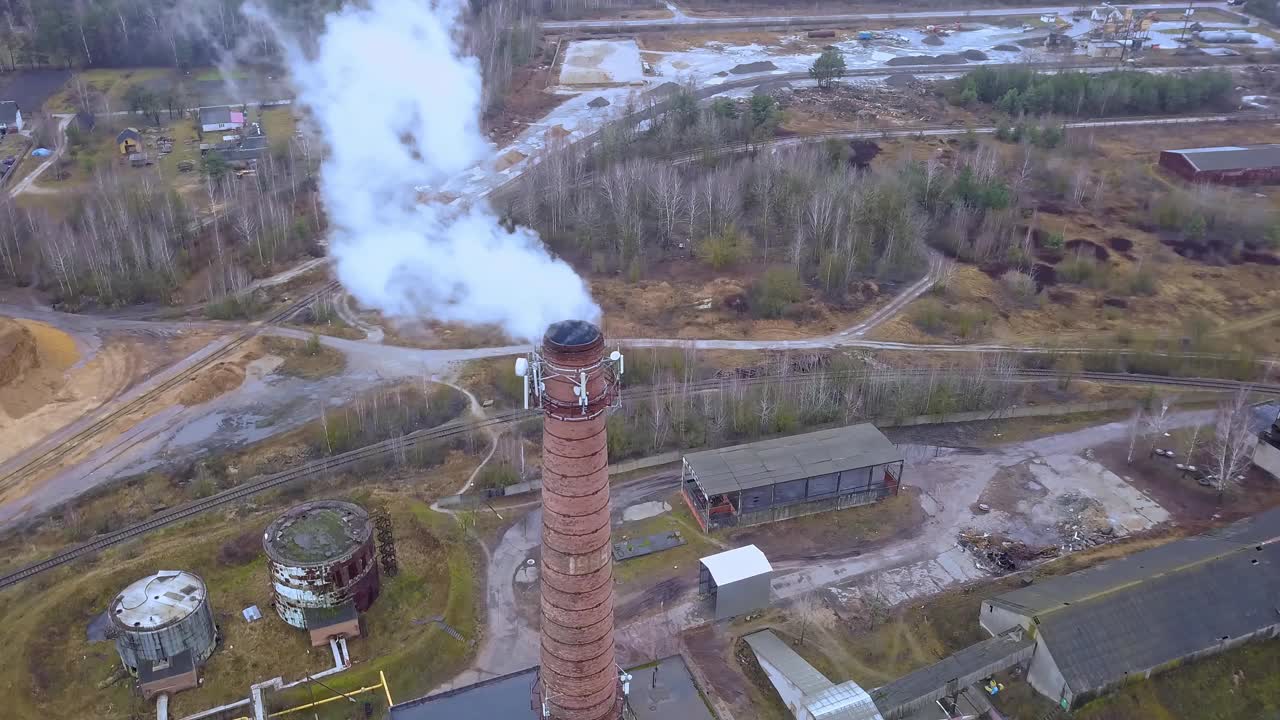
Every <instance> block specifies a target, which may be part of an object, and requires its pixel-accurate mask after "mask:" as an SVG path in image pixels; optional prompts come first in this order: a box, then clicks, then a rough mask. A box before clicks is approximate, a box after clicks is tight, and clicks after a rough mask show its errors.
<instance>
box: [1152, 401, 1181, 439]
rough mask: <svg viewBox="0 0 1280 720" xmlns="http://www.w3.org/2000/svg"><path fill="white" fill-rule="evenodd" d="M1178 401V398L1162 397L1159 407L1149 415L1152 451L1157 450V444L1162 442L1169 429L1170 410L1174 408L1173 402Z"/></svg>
mask: <svg viewBox="0 0 1280 720" xmlns="http://www.w3.org/2000/svg"><path fill="white" fill-rule="evenodd" d="M1176 399H1177V398H1176V397H1162V398H1160V405H1159V407H1158V408H1157V409H1156V410H1153V411H1151V412H1149V413H1147V417H1146V423H1147V437H1148V438H1150V445H1151V448H1150V449H1151V450H1154V449H1155V446H1156V443H1158V442H1160V438H1161V437H1163V436H1164V432H1165V430H1166V429H1167V428H1168V427H1169V408H1171V407H1172V406H1173V401H1174V400H1176Z"/></svg>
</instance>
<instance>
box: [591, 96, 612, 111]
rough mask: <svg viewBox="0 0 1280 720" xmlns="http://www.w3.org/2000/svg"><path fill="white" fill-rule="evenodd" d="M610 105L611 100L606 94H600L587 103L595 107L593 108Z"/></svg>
mask: <svg viewBox="0 0 1280 720" xmlns="http://www.w3.org/2000/svg"><path fill="white" fill-rule="evenodd" d="M608 106H609V101H608V100H606V99H605V98H604V96H600V97H598V98H596V99H595V100H592V101H591V102H589V103H587V107H593V108H602V107H608Z"/></svg>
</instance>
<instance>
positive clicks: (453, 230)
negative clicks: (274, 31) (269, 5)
mask: <svg viewBox="0 0 1280 720" xmlns="http://www.w3.org/2000/svg"><path fill="white" fill-rule="evenodd" d="M462 8H463V4H462V1H461V0H438V2H435V3H432V2H430V0H370V1H369V2H368V3H367V4H365V7H355V6H348V7H346V8H345V9H343V10H341V11H339V12H335V13H333V14H331V15H330V16H329V17H328V18H327V20H326V23H325V30H324V33H323V34H322V35H321V36H320V37H319V38H318V39H317V40H316V41H315V47H314V49H307V50H304V49H303V48H302V46H301V45H300V44H299V43H298V42H297V41H296V40H295V39H293V38H289V37H281V38H280V42H281V44H282V46H283V47H284V51H285V55H286V58H287V60H288V63H289V68H290V72H291V74H292V78H293V82H294V85H295V88H296V90H297V93H298V102H299V103H300V104H302V105H303V106H305V107H306V108H308V109H309V110H310V112H311V114H312V115H313V117H314V120H315V121H316V123H317V124H318V126H319V129H320V131H321V132H322V133H323V135H324V137H325V140H326V142H327V143H328V145H329V150H328V154H327V156H326V157H325V160H324V161H323V165H322V167H321V180H320V186H321V193H322V197H323V198H324V202H325V206H326V210H327V211H328V214H329V220H330V224H331V226H332V230H331V237H330V253H331V254H332V255H333V256H334V260H335V266H336V272H337V275H338V279H339V280H340V281H341V282H342V284H343V285H344V286H345V287H346V288H347V290H348V291H350V292H351V294H352V295H353V296H354V297H355V298H356V299H357V300H359V301H360V302H361V303H362V304H364V305H367V306H371V307H375V308H378V309H380V310H382V311H383V312H384V313H386V314H388V315H390V316H393V317H420V316H423V315H426V316H430V317H434V318H436V319H439V320H444V321H450V322H463V323H468V324H495V325H498V326H500V327H502V328H503V329H504V330H505V331H506V332H507V334H509V335H511V336H512V337H514V338H518V339H523V340H531V339H535V338H537V337H539V336H540V335H541V334H542V332H543V331H544V330H545V329H546V327H547V325H549V324H551V323H553V322H556V321H558V320H564V319H585V320H590V321H593V322H595V321H598V320H599V317H600V309H599V308H598V307H597V306H596V304H595V302H594V301H593V300H592V299H591V294H590V292H589V291H588V289H587V286H586V284H585V283H584V282H583V281H582V279H581V278H579V277H578V276H577V275H576V274H575V273H574V271H573V269H572V268H570V267H569V266H568V265H567V264H566V263H564V262H563V261H561V260H558V259H555V258H552V257H551V256H550V254H549V253H548V252H547V250H546V248H545V247H544V246H543V244H542V242H541V241H540V240H539V238H538V236H537V234H536V233H534V232H533V231H532V230H529V229H526V228H516V230H515V231H514V232H508V230H507V229H506V228H504V227H503V226H502V225H501V224H500V223H499V221H498V217H497V216H496V215H495V213H494V212H493V210H492V208H491V207H490V206H489V204H488V202H487V201H485V200H483V199H468V198H464V199H463V200H462V201H459V202H455V203H453V204H452V205H451V204H445V203H443V202H424V201H422V200H421V199H420V197H419V194H418V192H417V191H416V190H415V188H417V187H422V186H426V187H428V188H430V187H437V186H439V185H440V184H441V183H442V182H444V181H445V180H447V179H449V178H450V177H453V176H455V175H457V174H458V173H461V172H463V171H465V170H467V169H468V168H471V167H473V166H475V165H476V164H478V163H488V162H491V161H492V153H493V148H492V147H491V146H490V145H489V143H488V142H487V141H486V139H485V138H484V136H483V135H482V134H481V132H480V125H479V119H480V110H481V77H480V66H479V63H478V62H477V61H476V60H475V58H471V57H464V56H463V55H462V53H461V51H460V49H459V45H458V38H457V33H456V32H455V30H456V28H457V23H459V22H460V19H459V18H460V14H461V12H462ZM250 12H251V13H252V14H253V15H256V16H257V17H258V18H259V19H262V20H265V21H268V22H269V21H270V19H269V18H268V17H266V16H265V14H264V12H263V11H262V10H261V9H257V10H251V11H250ZM464 203H466V204H465V205H464Z"/></svg>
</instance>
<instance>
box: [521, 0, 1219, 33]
mask: <svg viewBox="0 0 1280 720" xmlns="http://www.w3.org/2000/svg"><path fill="white" fill-rule="evenodd" d="M1192 5H1193V6H1194V7H1196V8H1212V9H1216V10H1223V11H1226V12H1232V13H1236V10H1235V9H1234V8H1232V7H1231V6H1229V5H1227V4H1226V3H1221V2H1200V3H1192ZM667 7H669V8H670V7H671V5H670V4H668V5H667ZM1125 7H1131V8H1133V9H1135V10H1176V11H1179V12H1181V11H1182V10H1185V9H1186V7H1187V4H1186V3H1183V4H1177V3H1167V2H1165V3H1141V4H1137V5H1126V6H1125ZM1077 9H1078V6H1067V5H1046V6H1041V7H1016V8H1013V7H999V8H970V9H967V10H920V11H911V12H878V13H852V14H847V15H748V16H735V17H696V16H692V15H686V14H685V13H683V12H680V11H679V10H678V8H673V10H674V12H673V16H672V17H670V18H657V19H653V18H644V19H636V20H565V21H557V22H544V23H542V27H543V29H544V30H548V31H552V32H572V31H582V32H593V31H595V32H599V31H607V32H614V31H617V32H625V31H633V32H634V31H640V30H706V29H717V30H722V29H726V28H739V27H760V26H777V25H836V24H842V23H859V22H865V21H868V20H876V21H884V20H942V19H965V18H980V17H1002V18H1003V17H1039V16H1041V15H1046V14H1050V13H1058V14H1061V15H1064V16H1068V15H1070V14H1071V13H1072V12H1073V11H1075V10H1077ZM1237 14H1238V13H1237Z"/></svg>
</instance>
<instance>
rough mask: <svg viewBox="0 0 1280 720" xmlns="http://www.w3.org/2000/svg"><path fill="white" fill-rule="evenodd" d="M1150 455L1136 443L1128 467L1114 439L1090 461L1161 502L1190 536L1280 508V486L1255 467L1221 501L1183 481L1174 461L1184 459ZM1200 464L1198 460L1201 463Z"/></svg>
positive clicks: (1123, 443)
mask: <svg viewBox="0 0 1280 720" xmlns="http://www.w3.org/2000/svg"><path fill="white" fill-rule="evenodd" d="M1173 449H1175V450H1177V452H1178V453H1179V455H1183V454H1184V453H1185V450H1184V449H1178V448H1173ZM1148 450H1149V448H1148V447H1147V445H1146V443H1144V442H1142V441H1139V443H1138V450H1137V451H1136V452H1135V453H1134V458H1133V462H1132V463H1128V462H1126V458H1127V456H1128V454H1129V443H1128V440H1127V439H1126V440H1118V441H1116V442H1112V443H1108V444H1106V445H1103V446H1101V447H1099V448H1096V449H1095V451H1094V457H1095V458H1096V459H1097V460H1098V462H1100V463H1102V464H1103V465H1104V466H1105V467H1106V468H1107V469H1109V470H1111V471H1112V472H1114V473H1116V474H1117V475H1121V476H1123V477H1124V478H1125V479H1126V480H1128V481H1129V484H1131V485H1133V486H1134V487H1135V488H1137V489H1138V490H1141V491H1142V492H1144V493H1146V494H1147V496H1148V497H1150V498H1152V499H1153V500H1155V501H1156V502H1157V503H1159V504H1160V507H1163V508H1164V509H1165V510H1166V511H1168V513H1169V514H1170V515H1171V516H1172V518H1173V520H1174V522H1176V523H1178V524H1180V525H1189V526H1191V531H1192V532H1196V531H1197V526H1198V527H1204V526H1206V525H1208V524H1210V523H1212V524H1215V525H1217V524H1221V523H1229V522H1232V521H1235V520H1239V519H1240V518H1243V517H1248V516H1250V515H1255V514H1257V513H1260V512H1262V511H1263V510H1267V509H1269V508H1272V507H1275V506H1276V505H1280V484H1277V483H1276V482H1275V481H1274V480H1271V479H1270V476H1269V475H1267V473H1266V472H1264V471H1262V470H1259V469H1258V468H1256V467H1252V466H1251V467H1250V468H1249V470H1248V471H1247V472H1246V473H1245V479H1244V482H1243V483H1240V484H1237V485H1235V486H1234V487H1232V488H1231V490H1230V491H1228V492H1227V493H1226V495H1225V496H1224V497H1223V498H1222V499H1221V501H1220V500H1219V498H1218V491H1217V490H1214V489H1213V488H1207V487H1202V486H1200V485H1199V484H1198V483H1197V482H1196V481H1195V479H1194V478H1191V477H1189V476H1183V475H1182V474H1181V473H1179V472H1178V470H1177V468H1175V467H1174V463H1175V462H1185V461H1186V458H1185V456H1183V457H1176V458H1156V457H1151V456H1150V455H1149V453H1148ZM1204 460H1205V458H1197V462H1198V463H1199V464H1203V461H1204ZM1216 513H1221V515H1220V516H1216V515H1215V514H1216Z"/></svg>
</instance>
